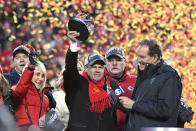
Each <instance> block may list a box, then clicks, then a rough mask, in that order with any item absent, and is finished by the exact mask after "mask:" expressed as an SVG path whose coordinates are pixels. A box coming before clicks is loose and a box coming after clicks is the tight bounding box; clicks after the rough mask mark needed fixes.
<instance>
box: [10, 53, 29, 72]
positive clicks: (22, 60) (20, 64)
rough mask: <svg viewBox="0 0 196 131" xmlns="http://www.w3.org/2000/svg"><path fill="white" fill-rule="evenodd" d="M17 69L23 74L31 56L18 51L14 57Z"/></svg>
mask: <svg viewBox="0 0 196 131" xmlns="http://www.w3.org/2000/svg"><path fill="white" fill-rule="evenodd" d="M13 62H14V67H15V70H16V71H17V72H18V73H19V74H21V73H22V71H23V68H24V66H25V65H26V64H27V63H29V57H28V56H27V54H25V53H17V54H16V55H15V56H14V59H13Z"/></svg>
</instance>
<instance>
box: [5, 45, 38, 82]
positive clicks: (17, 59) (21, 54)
mask: <svg viewBox="0 0 196 131" xmlns="http://www.w3.org/2000/svg"><path fill="white" fill-rule="evenodd" d="M30 53H31V54H33V55H38V53H37V52H36V51H35V49H34V48H33V47H32V46H30V45H27V44H25V45H20V46H18V47H16V48H15V49H14V51H13V63H14V69H13V70H12V71H11V72H10V73H7V74H4V76H5V77H6V79H7V80H8V81H9V82H10V84H11V86H13V85H15V84H16V83H18V81H19V79H20V76H21V74H22V71H23V68H24V67H25V65H26V64H28V63H29V59H30V58H29V55H30Z"/></svg>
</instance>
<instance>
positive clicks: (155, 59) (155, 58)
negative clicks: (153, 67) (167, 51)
mask: <svg viewBox="0 0 196 131" xmlns="http://www.w3.org/2000/svg"><path fill="white" fill-rule="evenodd" d="M158 61H159V57H158V54H155V55H154V60H153V62H154V63H157V62H158Z"/></svg>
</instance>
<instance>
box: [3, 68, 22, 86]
mask: <svg viewBox="0 0 196 131" xmlns="http://www.w3.org/2000/svg"><path fill="white" fill-rule="evenodd" d="M4 76H5V78H6V79H7V80H8V81H9V83H10V85H11V86H13V85H15V84H17V83H18V81H19V79H20V75H19V74H18V72H16V70H15V69H13V70H12V71H11V72H10V73H7V74H4Z"/></svg>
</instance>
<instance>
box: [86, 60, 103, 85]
mask: <svg viewBox="0 0 196 131" xmlns="http://www.w3.org/2000/svg"><path fill="white" fill-rule="evenodd" d="M104 68H105V66H104V65H103V63H102V62H101V61H97V62H95V63H94V64H93V65H92V66H88V67H87V69H86V72H87V74H88V76H89V77H90V78H91V79H93V80H95V81H98V82H99V81H101V79H102V78H103V76H104Z"/></svg>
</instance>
